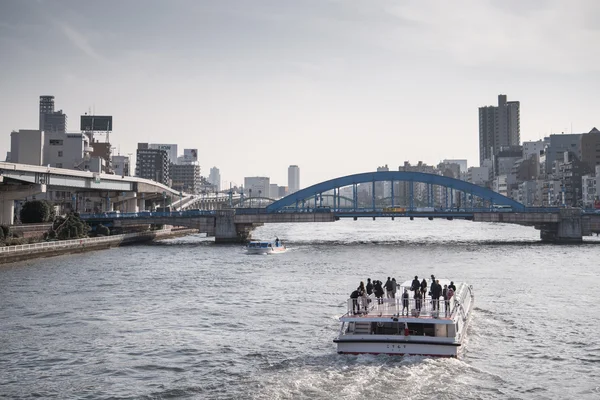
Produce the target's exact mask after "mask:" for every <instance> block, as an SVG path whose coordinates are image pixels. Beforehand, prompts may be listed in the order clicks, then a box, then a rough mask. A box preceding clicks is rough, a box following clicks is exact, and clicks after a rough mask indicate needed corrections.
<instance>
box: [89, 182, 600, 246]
mask: <svg viewBox="0 0 600 400" xmlns="http://www.w3.org/2000/svg"><path fill="white" fill-rule="evenodd" d="M379 182H389V183H390V186H389V187H390V190H391V196H389V201H390V204H389V205H386V206H385V207H382V206H381V204H380V203H379V204H378V199H377V198H376V196H375V193H376V191H377V190H376V184H377V183H379ZM395 182H403V183H404V184H405V186H406V187H405V189H406V191H407V193H406V194H407V195H408V204H407V205H402V206H400V205H398V204H396V203H395V199H397V196H395V195H394V186H395V185H394V183H395ZM365 183H367V184H371V185H372V187H371V189H372V191H371V207H366V206H365V205H364V204H359V202H358V185H359V184H365ZM416 185H419V186H418V190H420V193H421V195H422V197H425V198H426V203H425V204H426V207H416V206H415V200H416V199H415V190H416V189H417V187H416ZM347 186H351V187H352V198H346V200H345V201H344V198H343V196H341V195H340V189H341V188H343V187H347ZM330 192H332V193H333V194H330ZM327 196H332V200H333V205H332V206H324V205H323V199H324V198H327ZM249 200H250V198H246V199H245V200H242V199H240V200H239V203H240V204H241V203H242V202H244V201H249ZM228 201H229V203H228V204H232V199H231V197H230V198H229V200H228ZM342 203H345V204H342ZM255 204H257V203H255ZM84 217H85V218H87V219H88V220H89V221H90V223H98V222H99V221H102V222H103V223H107V224H114V226H127V225H135V224H140V223H148V224H170V225H179V226H188V227H194V228H197V229H199V230H200V231H202V232H205V233H207V234H208V235H214V236H215V238H216V240H217V241H218V242H227V241H240V240H245V239H246V238H247V237H248V235H249V234H250V232H251V230H252V229H253V228H254V227H256V226H259V225H262V224H264V223H296V222H333V221H336V220H339V219H340V218H354V219H358V218H362V217H368V218H373V219H376V218H382V217H383V218H392V219H394V218H396V217H406V218H410V219H414V218H427V219H430V220H432V219H434V218H444V219H449V220H452V219H455V218H456V219H466V220H471V221H476V222H503V223H512V224H519V225H526V226H534V227H535V228H536V229H539V230H540V231H541V237H542V239H543V240H547V241H557V242H569V241H575V242H577V241H581V240H582V236H584V235H590V234H592V233H599V232H600V215H587V214H585V213H583V212H582V211H581V210H579V209H559V208H535V207H533V208H532V207H529V208H527V207H525V206H524V205H523V204H521V203H519V202H517V201H515V200H512V199H510V198H508V197H505V196H502V195H500V194H499V193H496V192H493V191H491V190H489V189H487V188H483V187H480V186H477V185H473V184H471V183H469V182H464V181H460V180H457V179H453V178H449V177H444V176H440V175H433V174H425V173H419V172H404V171H397V172H396V171H394V172H370V173H364V174H356V175H349V176H345V177H341V178H336V179H332V180H329V181H326V182H322V183H319V184H316V185H313V186H310V187H308V188H306V189H303V190H300V191H298V192H296V193H293V194H291V195H289V196H287V197H284V198H282V199H280V200H277V201H274V202H272V203H271V204H269V205H267V206H266V207H264V208H232V209H221V210H214V211H207V210H190V211H176V212H169V213H162V214H161V213H152V212H146V213H141V212H140V213H132V214H115V215H108V214H104V215H90V216H84Z"/></svg>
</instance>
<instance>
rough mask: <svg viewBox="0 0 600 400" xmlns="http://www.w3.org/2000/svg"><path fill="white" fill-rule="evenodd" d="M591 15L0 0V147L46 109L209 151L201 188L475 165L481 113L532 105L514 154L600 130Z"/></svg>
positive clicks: (415, 4)
mask: <svg viewBox="0 0 600 400" xmlns="http://www.w3.org/2000/svg"><path fill="white" fill-rule="evenodd" d="M599 11H600V4H598V3H597V2H595V1H574V2H568V3H567V2H562V1H550V0H548V1H541V0H540V1H529V2H519V1H478V2H475V1H465V2H452V3H447V2H443V1H436V2H427V3H424V2H419V1H409V2H395V1H380V2H376V3H374V2H366V1H364V2H363V1H344V2H342V1H305V2H285V3H284V2H279V1H254V2H244V1H230V2H196V1H183V0H182V1H172V2H160V1H128V2H117V1H103V2H80V1H74V0H73V1H43V0H38V1H9V0H0V70H1V71H2V74H1V75H0V93H2V96H0V109H1V110H2V118H1V119H0V131H1V132H3V133H4V136H3V137H4V139H3V140H1V141H0V151H1V152H2V154H5V153H6V151H8V150H9V149H10V136H9V135H10V132H11V130H17V129H36V127H37V124H38V99H39V96H40V95H43V94H49V95H54V96H56V105H57V108H58V109H62V110H63V111H64V112H65V113H66V114H67V115H68V116H69V126H68V129H69V130H70V131H71V130H78V128H79V126H78V118H79V115H82V114H84V113H85V112H90V111H91V112H93V113H96V114H100V115H102V114H108V115H113V116H114V131H113V134H112V136H111V142H112V143H113V144H114V146H115V147H116V149H115V150H116V151H115V153H116V152H120V153H121V154H128V153H135V150H136V146H137V143H138V142H155V143H178V144H179V145H180V148H184V147H186V148H198V149H199V155H198V157H199V162H200V164H201V166H202V174H203V175H207V174H208V170H209V168H210V167H212V166H214V165H216V166H218V167H219V168H220V170H221V175H222V178H223V179H224V180H228V181H233V182H236V183H238V184H241V183H243V177H244V176H254V175H265V176H270V177H271V182H276V183H279V184H285V183H286V181H287V167H288V166H289V165H290V164H297V165H299V166H300V168H301V171H302V175H301V179H302V180H301V184H302V186H303V187H305V186H307V185H310V184H313V183H317V182H319V181H322V180H325V179H328V178H333V177H337V176H341V175H346V174H351V173H357V172H365V171H373V170H375V169H376V167H377V166H378V165H383V164H389V166H390V168H391V169H396V168H397V166H398V165H401V164H402V163H403V162H404V161H405V160H410V161H411V162H413V163H416V162H417V161H419V160H422V161H424V162H427V163H429V164H436V163H437V162H439V161H440V160H442V159H444V158H461V159H467V160H468V161H469V165H477V164H478V159H479V153H478V150H479V149H478V114H477V113H478V107H480V106H485V105H494V104H495V103H496V101H497V95H498V94H499V93H507V94H508V96H509V99H515V100H518V101H520V104H521V140H522V141H525V140H537V139H540V138H542V137H543V136H545V135H549V134H550V133H560V132H565V133H570V132H571V131H573V132H587V131H589V130H590V129H591V128H592V127H593V126H595V125H597V124H598V121H597V110H598V107H599V100H598V96H597V92H598V89H600V87H599V86H600V79H599V78H600V76H599V69H600V66H599V65H600V63H599V61H600V59H599V58H600V53H599V51H598V46H597V43H598V42H600V30H599V29H598V26H597V20H598V16H599V14H600V13H599Z"/></svg>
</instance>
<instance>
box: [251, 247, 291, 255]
mask: <svg viewBox="0 0 600 400" xmlns="http://www.w3.org/2000/svg"><path fill="white" fill-rule="evenodd" d="M286 251H287V249H286V248H268V249H263V248H259V249H248V248H247V249H246V253H247V254H256V255H260V254H263V255H264V254H282V253H285V252H286Z"/></svg>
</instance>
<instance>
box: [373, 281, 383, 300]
mask: <svg viewBox="0 0 600 400" xmlns="http://www.w3.org/2000/svg"><path fill="white" fill-rule="evenodd" d="M373 292H374V293H375V297H377V304H383V293H384V292H383V286H382V285H381V281H375V284H374V285H373Z"/></svg>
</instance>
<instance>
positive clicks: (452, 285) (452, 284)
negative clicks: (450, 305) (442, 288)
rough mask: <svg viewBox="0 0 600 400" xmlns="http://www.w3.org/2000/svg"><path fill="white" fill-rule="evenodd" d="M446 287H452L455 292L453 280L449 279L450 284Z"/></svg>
mask: <svg viewBox="0 0 600 400" xmlns="http://www.w3.org/2000/svg"><path fill="white" fill-rule="evenodd" d="M448 289H452V290H453V291H455V292H456V286H454V282H453V281H450V284H449V285H448Z"/></svg>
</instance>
